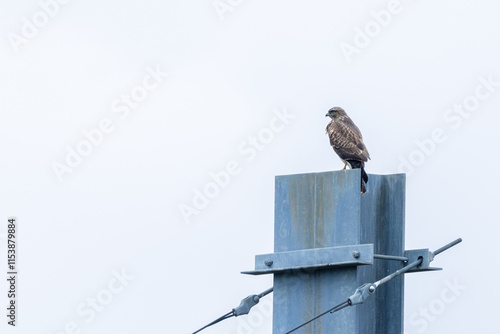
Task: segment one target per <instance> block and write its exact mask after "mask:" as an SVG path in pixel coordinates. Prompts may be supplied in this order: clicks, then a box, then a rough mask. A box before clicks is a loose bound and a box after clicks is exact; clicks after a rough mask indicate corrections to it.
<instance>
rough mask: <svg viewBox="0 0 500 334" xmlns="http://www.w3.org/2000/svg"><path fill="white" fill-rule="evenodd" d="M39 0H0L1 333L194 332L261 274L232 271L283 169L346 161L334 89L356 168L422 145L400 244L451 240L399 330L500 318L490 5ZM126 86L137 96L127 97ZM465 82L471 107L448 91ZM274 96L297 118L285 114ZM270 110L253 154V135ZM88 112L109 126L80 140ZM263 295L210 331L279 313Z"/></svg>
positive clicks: (267, 232)
mask: <svg viewBox="0 0 500 334" xmlns="http://www.w3.org/2000/svg"><path fill="white" fill-rule="evenodd" d="M66 1H67V0H66ZM61 2H63V1H62V0H61ZM41 3H43V4H44V3H51V4H52V5H50V6H45V7H47V10H48V11H52V16H51V17H50V16H48V15H46V14H43V12H41V11H42V9H41V5H40V4H39V3H38V2H37V1H25V0H23V1H15V2H7V1H2V2H1V4H0V36H3V37H2V38H1V39H0V43H1V44H0V48H1V50H2V51H1V52H0V78H1V80H0V110H1V113H0V127H1V129H0V152H2V155H1V156H2V166H3V172H2V173H0V185H1V187H2V190H3V191H2V192H0V194H1V198H0V200H1V203H2V204H3V205H2V209H1V211H0V212H1V214H0V219H2V220H3V223H2V224H0V233H3V234H2V235H0V237H2V239H1V240H0V241H1V243H2V245H1V246H0V247H1V249H2V251H0V254H2V255H0V259H3V260H1V261H3V263H4V264H5V262H6V250H5V233H6V227H7V226H6V225H7V222H6V219H7V217H9V216H16V217H17V218H18V222H19V229H18V230H19V231H18V238H19V240H18V242H19V254H18V255H19V262H18V266H19V267H18V268H19V273H20V276H19V287H18V289H19V291H18V292H19V299H18V306H19V309H18V327H17V328H16V329H13V328H11V327H10V326H7V325H6V318H5V316H3V315H2V319H3V320H2V323H1V324H0V327H2V330H3V331H4V332H5V333H13V332H14V331H16V333H43V334H49V333H53V334H55V333H73V332H74V333H124V334H126V333H146V332H147V333H191V332H193V331H194V330H196V329H198V328H199V327H201V326H203V325H204V324H206V323H207V322H210V321H211V320H213V319H215V318H217V317H218V316H220V315H222V314H224V313H226V312H228V311H229V310H230V309H231V308H233V307H235V306H237V305H238V304H239V302H240V300H241V299H242V298H243V297H245V296H247V295H249V294H252V293H259V292H261V291H263V290H265V289H267V288H268V287H270V286H271V285H272V279H271V277H247V276H244V275H241V274H240V273H239V272H240V271H243V270H251V269H253V265H254V255H256V254H263V253H268V252H272V250H273V224H274V222H273V217H274V214H273V207H274V176H275V175H282V174H294V173H307V172H319V171H327V170H337V169H340V168H342V166H343V165H342V163H341V162H340V160H339V159H338V158H337V157H336V156H335V154H334V152H333V151H332V149H331V148H330V146H329V144H328V139H327V137H326V135H325V134H324V128H325V126H326V124H327V122H328V119H326V118H325V117H324V115H325V113H326V111H327V110H328V109H329V108H330V107H332V106H336V105H338V106H342V107H343V108H345V109H346V111H347V112H348V113H349V114H350V116H351V117H352V118H353V120H354V121H355V122H356V124H357V125H358V126H359V127H360V129H361V130H362V132H363V135H364V139H365V143H366V145H367V147H368V149H369V151H370V155H371V157H372V160H371V161H370V162H369V163H368V164H367V171H368V172H369V173H374V174H390V173H397V172H398V171H400V167H399V166H400V161H401V159H406V160H408V159H413V161H414V162H416V165H417V166H415V167H414V171H413V173H412V174H411V175H409V176H408V179H407V206H406V248H407V249H414V248H431V249H435V248H437V247H440V246H442V245H443V244H445V243H447V242H449V241H451V240H453V239H455V238H457V237H462V238H463V239H464V242H463V243H462V244H461V245H459V246H457V247H455V248H454V249H452V250H450V251H448V252H446V253H444V254H442V255H440V256H439V257H437V259H436V261H435V262H434V263H433V265H434V266H440V267H444V268H445V270H444V271H442V272H436V273H420V274H418V275H417V274H412V275H409V276H407V279H406V296H405V315H406V332H407V333H410V334H413V333H444V332H449V333H459V332H460V333H472V332H481V333H496V332H498V331H499V330H500V325H499V324H498V321H497V313H498V312H497V310H498V308H497V306H496V304H497V301H496V300H497V299H498V298H499V297H500V296H499V293H498V292H497V291H496V290H495V289H494V287H493V288H492V287H491V284H492V282H494V278H495V277H496V275H497V274H499V272H498V271H499V270H498V266H495V261H496V260H495V259H496V254H497V249H496V246H495V245H496V243H497V242H498V239H499V235H500V233H499V228H498V226H499V219H498V213H497V210H496V209H497V207H496V205H498V199H499V197H498V186H499V185H500V182H499V177H498V174H497V170H496V169H497V166H498V162H499V159H498V157H497V156H498V152H497V146H498V142H499V139H500V134H499V132H498V124H499V121H500V117H499V116H498V111H499V110H500V84H498V83H500V65H499V59H500V43H498V32H499V31H500V30H499V29H500V21H499V20H498V12H499V9H500V5H498V4H496V3H495V2H492V1H465V0H456V1H452V0H450V1H442V2H440V3H436V2H431V1H423V0H418V1H417V0H414V1H411V0H401V1H400V2H399V4H397V5H391V4H390V3H391V1H371V2H357V3H352V2H342V3H340V2H332V1H313V2H305V1H300V2H299V1H272V2H265V3H258V2H256V1H238V0H232V1H230V0H221V1H220V2H219V4H220V3H222V4H226V6H231V10H227V11H225V12H224V13H218V12H217V10H216V9H215V8H214V2H212V1H211V0H207V1H160V0H148V1H141V2H138V1H124V0H121V1H117V0H112V1H106V2H103V1H92V0H91V1H77V0H73V1H67V4H59V5H58V7H59V8H56V7H54V5H53V4H54V3H55V2H54V0H52V1H50V0H42V1H41ZM216 3H217V2H216ZM388 6H389V7H391V8H392V9H393V14H391V19H390V22H388V23H387V24H385V26H384V27H382V28H380V31H375V32H374V30H372V36H373V37H369V43H368V45H367V46H363V47H360V48H358V50H357V52H358V53H354V54H351V55H350V57H346V56H345V55H344V54H343V52H342V50H341V45H344V46H345V44H342V43H347V44H350V45H354V46H355V38H356V36H357V34H359V33H358V32H357V31H358V30H357V29H361V30H364V29H365V28H366V27H367V25H368V27H372V29H377V27H380V26H377V25H376V24H374V22H376V21H374V17H373V16H372V14H370V13H371V12H372V11H375V12H379V11H380V10H383V9H387V8H388ZM394 6H395V7H394ZM219 14H220V15H219ZM33 17H35V18H33ZM34 20H35V21H36V20H38V21H36V22H35V23H36V24H38V25H39V27H36V26H35V27H34V29H33V27H30V25H32V24H33V21H34ZM30 28H31V29H30ZM373 32H374V33H373ZM358 42H360V41H358ZM348 58H349V59H350V61H349V59H348ZM154 71H156V72H157V73H158V72H161V73H160V74H156V77H157V80H156V81H155V80H154V79H153V77H151V75H150V72H154ZM163 72H168V73H169V75H168V77H166V76H164V74H162V73H163ZM480 78H483V79H480ZM488 78H490V79H488ZM482 80H483V81H482ZM484 80H486V81H487V80H490V81H492V82H493V84H490V85H489V86H488V85H485V84H484V83H483V82H484ZM144 81H145V85H146V86H147V87H149V89H150V90H149V91H148V90H146V89H145V88H143V87H142V85H143V82H144ZM495 84H496V86H495ZM478 86H479V88H477V87H478ZM488 89H490V90H488ZM131 93H132V94H135V95H134V96H135V97H136V99H137V100H141V101H139V102H138V103H136V102H134V101H130V102H128V103H129V106H130V107H127V104H126V103H127V102H124V101H122V98H124V97H123V96H124V95H130V94H131ZM141 94H142V95H141ZM475 94H476V95H475ZM478 94H479V95H478ZM475 96H478V97H479V99H478V98H477V97H475ZM476 102H477V105H475V104H474V103H476ZM464 103H465V104H468V105H467V108H469V109H470V110H471V111H470V112H469V111H467V110H465V111H464V112H463V114H462V115H461V114H459V113H457V112H456V111H453V109H452V108H453V106H454V105H455V104H464ZM132 106H133V107H132ZM449 109H451V111H448V110H449ZM276 110H277V111H279V112H281V113H283V112H284V111H286V112H287V113H289V114H291V115H293V116H294V118H293V119H292V118H289V119H288V120H287V121H288V124H284V123H283V122H281V123H280V122H279V121H276V120H275V119H274V117H275V115H276V114H275V113H276ZM102 122H104V123H102ZM102 124H104V125H102ZM270 125H274V128H275V130H276V131H275V132H273V133H272V137H269V136H270V134H269V131H267V130H264V132H265V133H264V135H263V136H264V138H265V139H264V140H266V139H267V143H266V144H265V145H263V146H262V147H260V148H261V149H262V150H261V151H260V150H259V151H257V150H256V151H255V153H256V154H255V155H254V154H253V153H250V150H251V149H250V147H251V143H250V142H249V141H248V140H249V139H248V138H249V137H252V136H257V135H259V133H261V134H262V132H261V131H263V129H264V128H268V127H269V126H270ZM99 126H101V129H104V130H105V131H107V132H108V133H105V134H103V135H102V137H100V135H98V134H96V132H92V133H93V134H94V137H93V138H94V142H95V143H97V144H95V145H94V144H92V145H91V146H90V147H89V146H85V145H86V144H85V140H86V137H85V136H84V134H83V131H87V132H89V131H92V130H94V129H96V128H98V127H99ZM266 131H267V132H266ZM436 131H437V133H439V136H438V137H439V139H440V140H439V142H438V143H436V144H435V145H434V147H430V146H429V144H428V146H427V150H428V152H427V153H425V152H424V153H419V152H418V151H419V150H420V152H422V149H419V146H418V144H417V142H421V143H422V142H427V143H428V141H429V140H430V138H432V133H433V132H436ZM266 134H267V135H268V137H265V135H266ZM78 148H79V149H80V150H83V151H84V152H85V150H87V152H88V153H89V154H88V155H87V156H85V157H83V158H81V161H76V160H74V159H75V158H74V157H73V158H72V159H73V160H72V162H73V163H74V164H73V167H71V166H67V167H66V168H68V169H67V170H69V169H72V171H71V172H67V173H63V174H62V175H60V178H61V179H62V181H60V180H59V179H58V176H57V173H56V172H55V171H54V168H53V165H54V164H55V163H56V164H57V163H59V164H60V165H58V166H59V168H60V167H61V166H62V165H63V164H64V165H67V162H66V161H65V160H66V158H67V155H68V150H77V149H78ZM90 150H91V151H90ZM245 152H246V153H245ZM419 158H420V160H418V159H419ZM422 158H423V159H422ZM232 161H233V162H232ZM70 162H71V161H70ZM231 162H232V164H233V166H232V167H230V168H233V169H234V170H235V173H234V174H235V175H232V176H231V178H230V180H229V182H228V184H227V185H226V186H225V187H224V189H222V190H220V191H219V192H218V193H217V194H216V195H215V196H214V198H212V199H210V201H209V203H208V204H207V206H206V207H205V208H203V209H200V210H198V212H197V214H193V215H191V216H190V219H189V220H190V223H186V220H185V219H183V216H182V215H181V213H180V210H179V207H180V206H182V205H186V206H187V205H189V206H192V205H193V203H192V201H193V198H194V196H195V189H199V190H203V188H204V187H205V185H207V184H208V183H209V182H210V181H211V177H210V173H211V172H218V171H221V170H224V169H225V168H226V166H227V165H228V163H230V164H231ZM234 164H237V168H236V167H235V165H234ZM60 171H61V169H60ZM63 171H65V170H63ZM202 204H203V203H202ZM2 268H5V265H3V266H2ZM122 270H124V272H125V273H126V275H125V276H127V277H129V278H128V279H124V281H123V282H121V281H119V280H117V279H116V275H119V274H118V273H119V272H121V271H122ZM131 276H133V279H132V278H130V277H131ZM122 280H123V277H122ZM449 284H455V285H460V286H462V287H464V288H463V289H458V290H457V291H455V292H453V291H451V290H449V288H448V286H449ZM6 291H7V282H6V281H4V283H2V284H0V293H1V294H2V295H3V296H4V297H3V298H2V299H1V300H2V305H7V304H6V303H7V298H6V297H5V296H6V295H5V293H6ZM491 294H493V295H491ZM443 296H444V297H443ZM443 298H444V299H443ZM94 299H96V300H97V302H96V303H97V304H96V305H95V306H94V308H95V309H96V311H93V309H92V306H91V304H92V300H94ZM266 300H268V302H270V301H271V300H272V297H271V296H270V297H266ZM262 306H265V303H263V304H262ZM2 308H3V309H4V310H5V308H4V307H3V306H2ZM97 310H98V311H97ZM425 310H428V311H425ZM4 312H5V311H4ZM255 312H260V313H259V314H260V315H261V318H259V317H258V316H259V315H257V317H256V318H254V319H253V320H252V321H253V322H250V323H249V320H248V318H237V319H234V318H233V319H231V320H226V321H225V322H224V323H221V324H220V325H218V326H215V327H213V328H211V329H207V330H206V331H204V332H203V333H205V334H210V333H212V334H216V333H228V334H229V333H244V332H243V331H242V328H243V327H244V326H247V333H253V334H260V333H271V325H272V324H271V316H270V315H269V313H268V312H267V313H266V312H265V309H263V308H259V309H257V310H256V311H255ZM425 312H428V315H425V314H426V313H425ZM7 327H8V328H7Z"/></svg>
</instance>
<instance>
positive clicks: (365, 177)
mask: <svg viewBox="0 0 500 334" xmlns="http://www.w3.org/2000/svg"><path fill="white" fill-rule="evenodd" d="M348 162H349V164H350V165H351V168H353V169H354V168H359V169H361V193H362V194H363V195H364V194H365V193H366V184H367V183H368V174H366V172H365V162H364V161H359V160H348Z"/></svg>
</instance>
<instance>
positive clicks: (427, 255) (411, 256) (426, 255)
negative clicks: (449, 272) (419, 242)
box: [405, 248, 443, 273]
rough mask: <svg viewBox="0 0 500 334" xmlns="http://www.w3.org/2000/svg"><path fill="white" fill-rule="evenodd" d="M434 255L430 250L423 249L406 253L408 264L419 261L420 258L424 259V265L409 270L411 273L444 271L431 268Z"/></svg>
mask: <svg viewBox="0 0 500 334" xmlns="http://www.w3.org/2000/svg"><path fill="white" fill-rule="evenodd" d="M431 256H432V253H431V252H430V251H429V248H422V249H412V250H407V251H405V257H407V258H408V263H412V262H414V261H417V260H418V259H419V258H422V264H420V265H419V266H418V267H415V268H413V269H411V270H408V272H409V273H414V272H420V271H436V270H443V268H436V267H430V263H431V261H432V260H433V259H431Z"/></svg>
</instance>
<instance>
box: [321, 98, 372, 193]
mask: <svg viewBox="0 0 500 334" xmlns="http://www.w3.org/2000/svg"><path fill="white" fill-rule="evenodd" d="M326 117H330V118H331V119H332V120H331V121H330V123H328V125H327V126H326V132H327V133H328V136H329V137H330V145H332V147H333V150H334V151H335V153H337V155H338V156H339V157H340V159H341V160H342V161H343V162H344V164H345V165H344V168H343V170H344V169H345V168H346V166H347V165H349V167H350V168H351V169H353V168H360V169H361V193H362V194H365V193H366V186H365V184H366V183H368V175H367V174H366V172H365V162H367V161H368V159H370V153H368V150H367V149H366V146H365V144H364V143H363V136H362V135H361V131H359V129H358V127H357V126H356V124H354V122H353V121H352V120H351V119H350V118H349V116H347V114H346V112H345V111H344V109H342V108H340V107H333V108H332V109H330V110H328V113H327V114H326Z"/></svg>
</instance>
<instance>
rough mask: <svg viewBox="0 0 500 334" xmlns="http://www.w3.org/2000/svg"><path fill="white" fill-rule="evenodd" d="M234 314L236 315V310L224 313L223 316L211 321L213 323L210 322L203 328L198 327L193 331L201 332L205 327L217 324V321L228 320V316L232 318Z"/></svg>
mask: <svg viewBox="0 0 500 334" xmlns="http://www.w3.org/2000/svg"><path fill="white" fill-rule="evenodd" d="M233 316H234V311H231V312H228V313H226V314H224V315H223V316H222V317H220V318H217V319H216V320H214V321H212V322H211V323H209V324H208V325H206V326H203V327H202V328H200V329H198V330H197V331H196V332H193V334H196V333H199V332H201V331H202V330H204V329H205V328H207V327H210V326H212V325H215V324H216V323H218V322H221V321H222V320H226V319H228V318H231V317H233Z"/></svg>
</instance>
